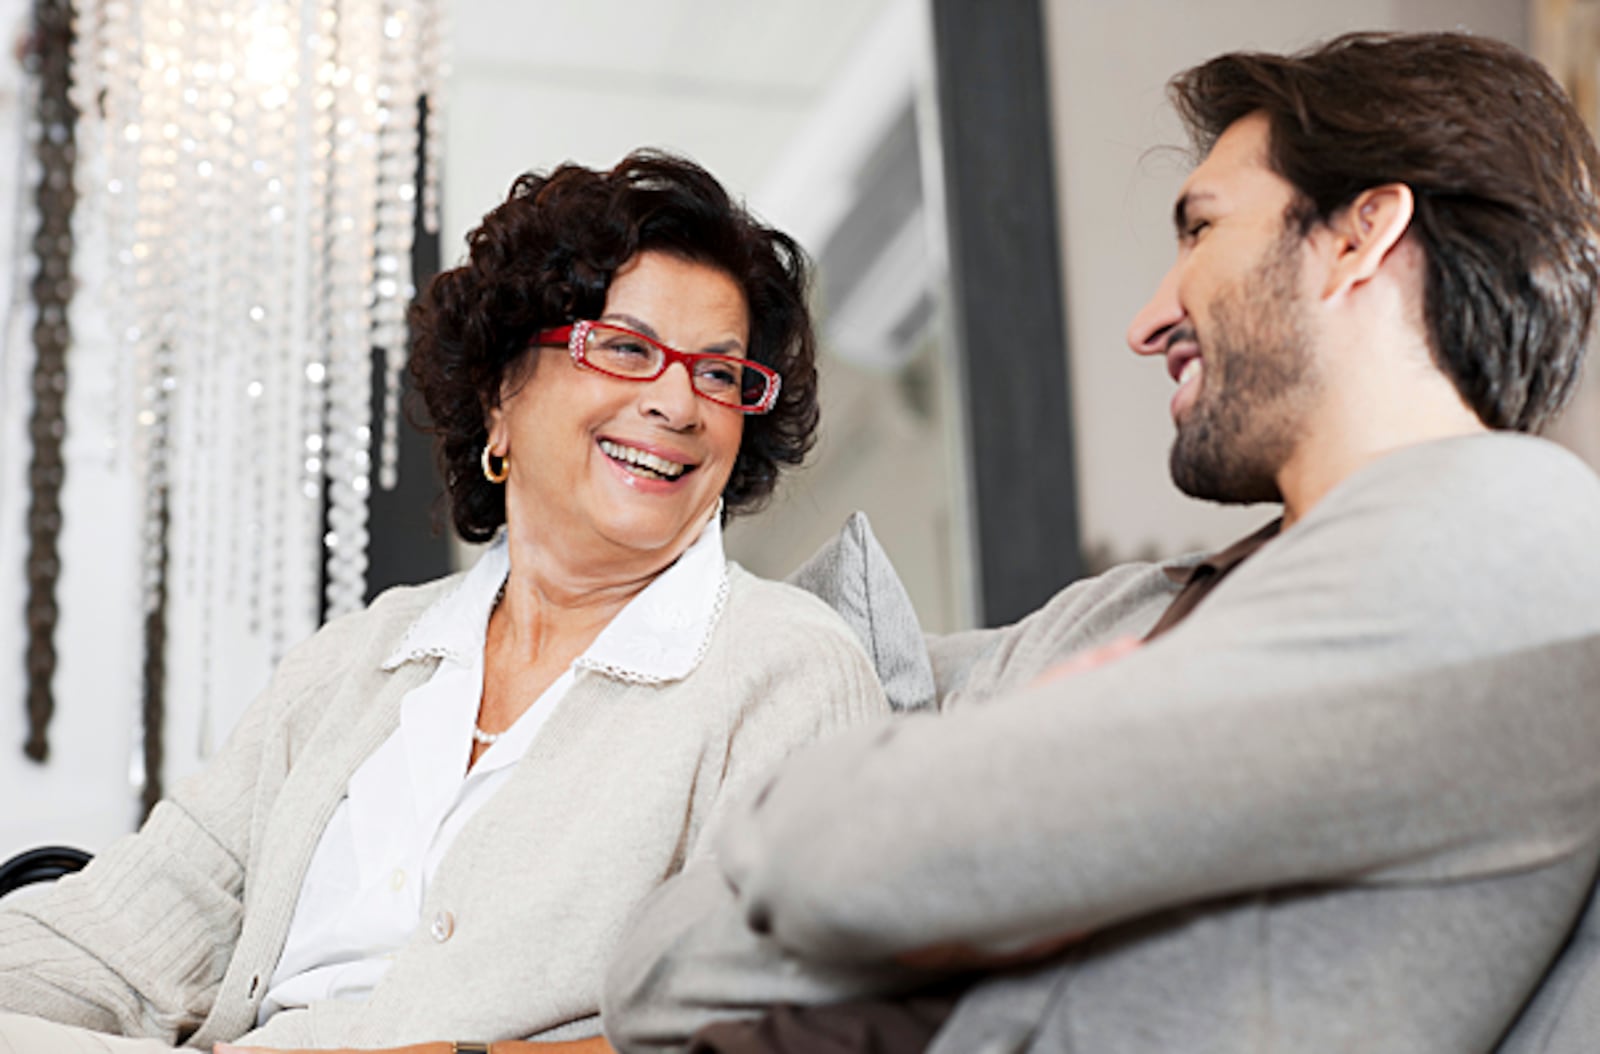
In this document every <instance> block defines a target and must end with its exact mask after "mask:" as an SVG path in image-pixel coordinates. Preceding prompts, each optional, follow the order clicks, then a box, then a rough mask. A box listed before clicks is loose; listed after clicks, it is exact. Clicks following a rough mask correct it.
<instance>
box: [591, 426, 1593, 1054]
mask: <svg viewBox="0 0 1600 1054" xmlns="http://www.w3.org/2000/svg"><path fill="white" fill-rule="evenodd" d="M1172 591H1173V587H1172V585H1171V584H1170V582H1168V581H1167V578H1166V576H1165V575H1164V574H1162V572H1161V570H1160V569H1155V568H1142V569H1141V568H1127V569H1121V570H1119V571H1114V572H1112V573H1110V574H1109V575H1107V576H1103V577H1102V578H1100V579H1097V580H1094V581H1091V582H1087V583H1083V584H1081V585H1078V586H1074V587H1072V588H1070V589H1068V590H1066V591H1065V592H1064V593H1063V594H1061V595H1060V596H1058V598H1057V599H1056V600H1055V601H1054V602H1052V603H1051V604H1050V605H1049V606H1048V607H1046V608H1045V609H1044V610H1042V611H1040V612H1039V613H1037V614H1036V615H1034V616H1032V617H1030V618H1029V619H1027V620H1025V621H1024V622H1022V623H1020V624H1018V625H1017V626H1014V627H1011V628H1009V629H1006V630H1002V631H990V632H987V633H981V634H978V635H976V636H974V637H971V638H967V639H966V640H965V641H963V642H960V643H963V644H966V645H968V647H967V649H966V656H965V659H964V661H963V662H962V663H960V664H958V665H961V666H964V668H965V680H964V684H963V686H962V688H961V689H960V690H959V691H958V692H957V693H956V694H955V695H954V696H953V697H952V698H951V699H949V700H948V701H947V705H946V707H945V710H946V712H945V713H943V714H941V715H937V716H927V717H921V716H914V717H911V718H909V719H904V720H901V721H899V722H898V723H896V724H895V725H893V726H890V727H882V728H876V729H862V730H857V731H853V732H849V733H846V734H844V735H842V736H840V737H837V738H835V739H834V740H832V741H831V742H829V743H825V744H822V745H820V746H817V747H814V748H811V749H809V750H808V751H806V752H804V753H802V754H801V755H798V756H797V757H795V758H793V759H792V760H791V761H790V762H789V763H788V764H786V765H785V766H784V768H783V769H781V770H780V773H779V775H778V776H777V778H776V779H775V780H774V781H773V782H772V783H771V784H770V785H769V787H768V788H767V790H766V791H764V792H763V794H762V795H761V796H760V797H759V798H758V799H756V802H755V804H754V805H753V806H751V807H749V808H747V809H745V810H742V811H741V812H740V813H738V814H736V815H735V816H734V817H733V818H732V823H731V824H730V825H729V826H728V828H726V829H725V830H724V832H723V836H722V837H721V838H720V839H719V850H718V851H719V859H715V860H710V861H706V862H702V863H700V864H697V865H696V866H695V867H693V868H691V869H690V871H688V872H686V873H685V874H684V875H683V876H680V878H679V879H677V880H675V881H674V882H672V883H670V884H669V885H668V886H667V887H665V888H664V889H662V890H661V891H660V892H659V893H658V894H657V895H656V896H655V897H653V898H652V900H651V901H649V902H647V904H646V906H645V909H644V910H643V912H642V913H641V914H640V915H639V916H637V917H636V920H635V923H634V925H633V929H632V931H631V934H630V936H629V937H628V938H627V939H626V941H625V942H624V945H623V946H622V949H621V951H620V953H619V956H618V958H617V959H616V960H615V961H614V963H613V967H612V969H611V971H610V975H609V979H608V982H607V993H606V997H605V1000H604V1003H603V1006H604V1009H605V1014H606V1028H607V1033H608V1035H609V1036H610V1037H611V1038H612V1041H613V1042H614V1043H617V1044H618V1045H619V1046H621V1047H622V1049H624V1050H628V1051H636V1050H649V1049H660V1048H672V1047H676V1046H679V1045H681V1044H682V1042H683V1041H684V1038H685V1036H686V1034H687V1033H688V1031H690V1030H691V1029H693V1028H694V1027H696V1026H697V1025H698V1024H700V1023H702V1022H704V1021H706V1020H709V1019H712V1018H715V1017H724V1016H728V1015H740V1014H749V1013H751V1012H753V1010H754V1009H755V1008H759V1007H761V1006H763V1005H766V1004H769V1003H772V1002H776V1001H789V1002H800V1003H820V1002H832V1001H838V1000H842V999H846V998H849V997H851V996H855V995H861V994H867V993H874V992H886V991H894V990H896V989H901V988H905V987H908V986H910V985H913V984H915V983H917V982H918V981H919V980H925V979H926V977H927V975H926V974H918V973H917V972H915V971H910V970H907V969H906V968H904V967H900V966H896V965H894V961H895V958H896V957H897V956H898V955H900V954H902V953H906V952H911V951H916V950H920V949H927V948H930V947H945V948H954V949H971V950H973V951H976V952H980V953H983V954H986V955H991V956H1003V955H1006V954H1008V953H1011V952H1016V951H1018V950H1022V949H1028V948H1030V947H1034V946H1037V945H1039V944H1040V943H1041V942H1049V941H1053V940H1058V939H1060V938H1063V937H1066V936H1069V935H1086V936H1084V937H1083V938H1082V939H1080V940H1077V941H1076V942H1075V943H1073V944H1071V945H1070V946H1069V947H1068V948H1067V949H1066V950H1065V951H1063V952H1059V953H1057V954H1056V955H1055V956H1054V957H1052V958H1050V959H1048V960H1046V961H1045V962H1044V963H1043V964H1042V965H1039V966H1035V967H1033V968H1031V969H1022V970H1018V971H1015V972H1011V973H996V974H994V975H992V976H991V977H990V978H989V979H988V980H986V981H984V982H983V983H980V984H979V985H978V986H977V987H976V988H975V989H973V990H972V991H971V992H970V993H969V994H968V995H967V996H966V997H965V998H964V1000H963V1001H962V1003H961V1004H960V1005H959V1007H958V1008H957V1010H956V1013H955V1015H954V1017H953V1018H952V1019H951V1020H950V1021H949V1022H948V1024H947V1025H946V1027H945V1029H944V1030H943V1031H942V1032H941V1033H940V1036H939V1037H938V1039H937V1040H936V1041H935V1044H934V1047H933V1050H934V1051H935V1052H936V1054H974V1052H979V1051H982V1052H990V1051H993V1052H1011V1051H1093V1052H1116V1054H1134V1052H1146V1051H1148V1052H1158V1051H1159V1052H1171V1051H1184V1052H1186V1054H1208V1052H1216V1054H1223V1052H1226V1054H1240V1052H1251V1051H1260V1052H1268V1051H1273V1052H1276V1051H1297V1052H1298V1051H1308V1052H1311V1051H1315V1052H1318V1054H1322V1052H1327V1051H1344V1050H1351V1051H1354V1050H1359V1051H1394V1052H1439V1054H1462V1052H1467V1051H1486V1050H1489V1049H1492V1048H1493V1046H1494V1044H1495V1043H1496V1042H1497V1040H1498V1039H1499V1038H1500V1037H1501V1036H1502V1034H1503V1033H1504V1032H1505V1030H1506V1029H1507V1028H1508V1027H1509V1026H1510V1024H1511V1022H1512V1021H1513V1020H1514V1019H1515V1018H1516V1016H1517V1014H1518V1012H1519V1010H1520V1009H1521V1008H1522V1007H1523V1005H1524V1003H1525V1002H1526V1001H1527V999H1528V998H1529V995H1530V993H1532V992H1533V990H1534V989H1535V987H1536V986H1537V985H1538V984H1539V982H1540V980H1541V978H1542V977H1543V975H1544V974H1545V972H1546V970H1547V969H1548V967H1549V965H1550V963H1551V962H1552V960H1553V959H1554V958H1555V956H1556V955H1557V953H1558V952H1559V950H1560V948H1561V945H1562V942H1563V940H1564V939H1565V937H1566V935H1567V934H1568V932H1569V931H1570V929H1571V927H1572V924H1573V921H1574V918H1575V916H1576V914H1577V912H1578V910H1579V908H1580V907H1581V905H1582V903H1583V901H1584V899H1585V897H1586V895H1587V893H1588V890H1589V888H1590V884H1591V881H1592V879H1593V876H1594V871H1595V864H1596V860H1597V854H1600V481H1597V480H1596V479H1595V477H1594V476H1593V474H1592V473H1591V472H1590V471H1589V470H1588V469H1587V468H1586V467H1585V466H1583V465H1582V464H1581V463H1580V462H1578V461H1577V460H1576V459H1575V458H1573V457H1572V456H1571V455H1569V454H1567V453H1565V452H1564V451H1562V450H1560V449H1559V448H1557V447H1554V446H1552V445H1550V444H1547V443H1544V442H1542V441H1539V440H1536V439H1530V438H1526V437H1520V436H1509V435H1485V436H1475V437H1470V438H1463V439H1457V440H1449V441H1442V442H1437V443H1431V444H1427V445H1424V446H1417V447H1411V448H1407V449H1403V450H1400V451H1398V452H1395V453H1392V454H1390V455H1388V456H1385V457H1383V458H1381V459H1380V460H1378V461H1376V462H1375V463H1373V464H1371V465H1369V466H1367V467H1365V468H1364V469H1362V470H1361V471H1359V472H1358V473H1356V474H1355V475H1354V476H1352V477H1351V478H1349V479H1347V480H1346V481H1344V482H1343V483H1342V484H1341V485H1340V486H1339V487H1337V488H1336V489H1335V490H1334V491H1333V492H1332V493H1330V494H1329V495H1328V496H1327V497H1326V498H1325V499H1324V500H1323V501H1322V502H1321V503H1319V504H1318V505H1317V506H1316V507H1315V508H1314V509H1312V510H1311V511H1310V513H1309V514H1308V515H1306V516H1305V517H1304V518H1303V519H1302V520H1301V521H1300V522H1299V523H1297V524H1295V525H1293V526H1292V527H1290V528H1289V529H1288V530H1287V531H1285V532H1284V533H1283V535H1282V536H1281V537H1279V538H1278V539H1276V540H1274V541H1272V542H1271V543H1269V544H1268V545H1267V546H1266V547H1265V548H1264V549H1263V550H1261V551H1260V552H1259V553H1258V554H1256V555H1255V556H1254V557H1252V558H1251V559H1250V560H1248V561H1247V562H1246V563H1244V564H1243V565H1242V566H1240V567H1239V568H1238V569H1237V570H1236V571H1234V572H1233V574H1232V575H1231V576H1230V577H1229V578H1228V579H1227V580H1226V581H1224V582H1223V583H1222V584H1221V585H1220V586H1218V587H1217V588H1216V590H1215V591H1214V592H1213V593H1212V594H1211V595H1210V596H1209V597H1208V598H1207V599H1206V600H1205V602H1204V603H1203V604H1202V605H1201V606H1200V608H1199V609H1198V610H1197V611H1195V612H1194V613H1193V614H1192V615H1191V616H1190V617H1189V619H1188V620H1186V621H1185V622H1184V623H1183V624H1181V625H1180V626H1178V627H1177V628H1176V629H1174V630H1173V631H1172V632H1171V633H1169V634H1167V635H1166V636H1164V637H1162V638H1161V639H1159V640H1157V641H1155V642H1152V643H1150V644H1149V645H1147V646H1145V647H1144V648H1142V649H1140V650H1139V651H1137V652H1135V653H1134V654H1133V655H1131V656H1128V657H1127V658H1124V659H1122V660H1119V661H1117V662H1115V663H1113V664H1111V665H1108V666H1105V667H1103V668H1101V669H1098V670H1095V671H1093V672H1090V673H1086V674H1081V675H1078V676H1075V677H1070V678H1067V679H1064V680H1057V681H1054V682H1051V683H1048V684H1044V685H1041V686H1029V682H1030V681H1031V680H1032V678H1033V677H1034V676H1035V675H1036V674H1037V673H1038V672H1039V671H1040V670H1041V669H1043V668H1045V667H1047V666H1048V665H1049V664H1050V663H1051V662H1053V661H1056V660H1059V659H1060V658H1062V657H1064V656H1065V655H1067V654H1070V653H1071V652H1072V651H1074V650H1077V649H1078V648H1080V647H1083V646H1086V645H1090V644H1093V643H1097V642H1101V641H1104V640H1106V639H1108V638H1110V637H1111V636H1114V635H1116V634H1119V633H1123V632H1130V631H1131V632H1141V631H1142V630H1143V629H1144V628H1147V627H1148V626H1149V625H1150V624H1151V623H1152V622H1153V621H1154V619H1155V618H1156V617H1157V615H1158V614H1159V611H1160V610H1161V608H1162V607H1163V606H1164V605H1165V603H1166V601H1167V600H1168V599H1170V597H1171V595H1172ZM946 658H948V657H946ZM942 665H943V666H944V670H943V672H944V673H945V674H946V675H947V676H948V675H949V672H950V671H949V664H948V662H946V663H943V664H942ZM997 695H998V696H999V698H993V699H992V701H990V700H991V697H994V696H997Z"/></svg>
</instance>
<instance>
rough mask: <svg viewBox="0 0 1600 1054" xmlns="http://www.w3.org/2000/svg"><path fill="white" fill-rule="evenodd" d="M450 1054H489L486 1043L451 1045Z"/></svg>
mask: <svg viewBox="0 0 1600 1054" xmlns="http://www.w3.org/2000/svg"><path fill="white" fill-rule="evenodd" d="M450 1051H451V1054H491V1051H490V1050H489V1044H487V1043H452V1044H450Z"/></svg>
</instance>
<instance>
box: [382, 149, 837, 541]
mask: <svg viewBox="0 0 1600 1054" xmlns="http://www.w3.org/2000/svg"><path fill="white" fill-rule="evenodd" d="M467 245H468V248H469V254H468V259H467V262H466V263H464V264H463V265H461V266H460V267H456V268H454V269H452V270H449V271H444V272H442V273H441V274H439V275H437V276H436V277H435V278H434V279H433V281H432V282H431V283H429V285H428V288H427V290H426V291H425V292H424V293H423V294H422V296H420V297H419V298H418V299H417V302H416V303H415V304H413V305H412V307H411V313H410V322H411V378H412V381H413V384H414V387H415V389H416V391H417V392H418V393H420V395H421V396H422V400H423V403H424V405H425V406H426V408H427V417H428V423H427V425H425V427H426V429H427V431H429V432H431V433H433V435H434V439H435V445H436V450H437V456H438V459H439V467H440V469H441V471H442V472H443V475H444V479H445V486H446V489H447V491H448V493H449V495H450V511H451V516H452V517H453V519H454V520H455V526H456V530H457V531H458V532H459V533H460V534H461V536H462V537H463V538H465V539H467V540H468V541H474V542H481V541H487V540H488V539H489V538H491V537H493V535H494V532H495V531H496V530H497V529H498V528H499V527H500V525H501V524H502V523H504V522H505V519H506V507H505V488H504V487H501V486H496V485H494V484H491V483H489V482H488V481H487V480H485V479H484V477H483V473H482V471H481V470H480V467H479V457H480V455H481V454H482V451H483V447H484V444H485V443H487V442H488V438H489V436H488V429H487V425H486V422H485V418H486V415H487V410H488V408H490V407H493V406H495V405H497V404H498V402H499V399H500V391H501V384H502V381H504V380H505V379H506V376H507V371H508V370H512V369H514V368H515V367H516V366H517V364H518V363H519V362H521V361H522V357H523V355H524V354H525V353H526V352H527V349H528V341H529V340H530V339H531V338H532V337H533V335H534V334H535V333H536V332H538V331H540V330H543V329H547V328H550V327H553V326H560V325H564V324H566V323H568V322H574V321H578V320H581V319H593V318H598V317H599V316H600V314H601V312H602V311H603V310H604V309H605V302H606V291H607V289H608V288H609V287H610V285H611V279H612V277H613V276H614V275H615V274H616V272H617V270H618V269H619V268H620V267H622V265H623V264H625V263H627V262H628V261H629V260H631V259H633V257H635V256H637V255H638V254H639V253H641V252H645V251H649V250H654V251H658V252H665V253H670V254H672V255H674V256H678V257H682V258H684V259H686V260H692V261H694V262H695V263H701V264H705V265H707V266H710V267H715V268H717V269H718V270H721V271H724V272H726V273H727V274H728V275H729V276H730V277H732V278H733V279H734V281H736V282H737V283H738V284H739V286H740V288H741V289H743V290H744V296H745V302H746V304H747V305H748V307H749V311H750V347H749V355H750V357H751V358H752V359H753V360H754V361H756V362H759V363H762V364H763V365H766V366H770V367H772V368H773V369H775V370H777V371H778V372H779V373H780V374H781V375H782V376H783V387H782V389H781V392H780V394H779V396H778V402H777V405H776V406H774V407H773V409H772V410H771V411H770V412H768V413H766V414H752V415H750V416H749V417H748V418H747V419H746V421H745V427H744V438H743V441H742V442H741V443H740V445H739V455H738V457H737V458H736V459H735V461H734V466H733V473H732V475H730V476H729V477H728V484H727V486H726V487H724V488H723V491H722V498H723V502H724V508H725V510H726V511H727V512H728V513H729V514H733V513H742V512H749V511H752V510H754V509H757V508H759V507H760V506H761V505H762V503H763V502H764V501H765V499H766V498H767V497H768V496H769V495H770V494H771V493H772V489H773V487H774V486H776V484H777V481H778V470H779V466H780V465H784V464H789V465H793V464H798V463H799V462H800V461H801V459H802V458H804V457H805V454H806V452H807V451H808V450H810V448H811V445H812V443H813V441H814V439H815V434H816V428H817V369H816V336H815V334H814V333H813V331H812V326H811V314H810V311H809V310H808V308H807V305H806V292H807V289H808V285H809V276H810V265H809V263H808V262H807V260H806V257H805V253H804V252H803V251H802V250H801V248H800V247H799V245H797V244H796V243H795V241H794V240H793V239H792V238H790V237H789V236H788V235H786V234H784V233H782V232H781V231H776V230H773V229H771V228H770V227H766V226H763V225H762V224H760V223H758V222H757V221H756V220H755V219H753V218H752V217H751V216H750V214H749V213H747V212H746V211H745V210H744V208H743V207H742V206H740V205H739V204H738V203H736V202H734V201H733V200H732V199H731V198H729V196H728V193H727V191H726V190H724V189H723V187H722V185H721V184H720V183H718V182H717V181H716V179H715V178H713V177H712V176H711V174H710V173H708V172H707V171H706V170H705V169H703V168H701V167H700V166H699V165H696V164H695V163H694V162H692V161H689V160H686V159H684V158H681V157H675V156H673V155H670V154H666V153H662V152H658V151H650V150H640V151H636V152H634V153H632V154H629V155H628V156H627V157H626V158H624V159H623V160H622V161H621V163H619V164H618V165H617V166H616V167H615V168H613V169H611V170H610V171H609V172H596V171H594V170H593V169H589V168H584V167H582V166H580V165H574V164H566V165H562V166H561V167H559V168H557V169H556V170H555V171H553V172H551V173H550V174H549V175H543V176H541V175H534V174H531V173H530V174H528V175H524V176H521V177H519V178H518V179H517V181H516V182H515V183H514V184H512V186H511V193H510V194H509V195H508V196H507V197H506V200H505V202H504V203H503V204H501V205H499V206H498V207H496V208H495V209H494V210H493V211H491V212H490V213H489V214H488V215H487V216H485V217H484V218H483V222H482V224H480V225H479V226H478V227H477V229H475V230H474V231H472V233H471V234H469V235H467Z"/></svg>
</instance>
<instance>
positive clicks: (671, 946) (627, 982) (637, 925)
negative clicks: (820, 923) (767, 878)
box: [601, 858, 929, 1054]
mask: <svg viewBox="0 0 1600 1054" xmlns="http://www.w3.org/2000/svg"><path fill="white" fill-rule="evenodd" d="M928 976H929V975H927V974H925V973H923V972H921V971H915V970H910V969H905V968H901V967H894V966H888V967H881V968H859V967H830V966H825V965H818V964H808V963H804V962H801V961H800V960H798V959H796V958H794V957H793V956H791V955H789V954H787V953H786V952H784V951H783V950H782V949H781V948H779V947H778V946H777V945H776V944H774V943H773V942H772V941H770V940H768V939H766V938H764V937H761V936H758V935H757V934H755V933H754V932H753V931H751V930H750V928H749V927H748V926H746V925H745V923H744V918H743V916H742V915H741V913H740V911H739V908H738V905H737V904H736V903H735V902H734V898H733V895H732V891H731V890H730V889H729V888H728V884H727V882H726V880H725V879H724V878H723V877H722V872H721V869H720V868H719V867H718V866H717V863H716V861H715V860H714V859H709V858H703V859H701V860H699V861H696V862H693V863H691V864H690V865H689V866H688V867H686V868H685V869H684V870H683V871H682V872H680V873H679V874H678V875H676V876H674V877H673V878H672V879H670V880H669V881H668V882H667V883H666V884H664V885H663V886H662V887H661V888H660V889H659V890H657V891H656V892H655V893H654V894H653V895H652V896H651V897H650V898H649V899H648V900H646V901H645V902H644V903H643V904H642V905H640V908H639V910H638V911H637V912H636V914H635V916H634V920H633V922H632V924H631V925H630V926H629V930H628V935H627V937H626V939H625V940H624V941H623V943H622V945H621V946H620V947H619V948H618V950H617V953H616V954H615V956H614V957H613V958H612V960H611V965H610V967H609V969H608V970H607V972H606V981H605V987H604V991H603V994H602V996H601V1018H602V1020H603V1021H604V1022H605V1029H606V1037H607V1038H608V1039H609V1040H610V1041H611V1043H612V1044H613V1045H614V1046H615V1047H616V1048H617V1049H618V1050H621V1051H626V1052H629V1054H633V1052H641V1051H656V1050H677V1049H681V1048H682V1047H683V1046H684V1045H685V1044H686V1043H687V1042H688V1040H689V1037H690V1035H691V1034H692V1033H693V1032H694V1031H695V1030H696V1029H698V1028H700V1027H701V1026H702V1025H705V1024H707V1023H708V1022H711V1021H725V1020H730V1019H735V1018H748V1017H755V1016H758V1015H759V1014H761V1013H764V1012H765V1011H766V1009H767V1008H768V1007H770V1006H772V1005H773V1004H777V1003H795V1004H802V1005H819V1004H827V1003H836V1002H842V1001H845V1000H848V999H853V998H859V997H862V996H871V995H881V994H893V993H898V992H902V991H907V990H910V989H913V988H916V987H918V986H920V985H921V984H923V983H925V981H926V980H927V978H928Z"/></svg>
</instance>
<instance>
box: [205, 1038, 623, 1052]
mask: <svg viewBox="0 0 1600 1054" xmlns="http://www.w3.org/2000/svg"><path fill="white" fill-rule="evenodd" d="M211 1051H212V1054H453V1051H452V1045H451V1044H449V1043H445V1042H437V1043H413V1044H411V1045H410V1046H406V1047H384V1048H383V1049H382V1050H354V1049H350V1048H345V1049H341V1050H281V1049H279V1048H276V1047H241V1046H237V1045H235V1044H233V1043H218V1044H217V1045H216V1046H214V1047H212V1048H211ZM489 1054H616V1052H615V1051H614V1050H612V1048H611V1044H609V1043H607V1042H606V1041H605V1037H603V1036H595V1037H593V1038H591V1039H574V1040H569V1041H568V1042H565V1043H533V1042H530V1041H528V1040H523V1039H500V1040H496V1041H495V1042H493V1043H491V1044H489Z"/></svg>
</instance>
